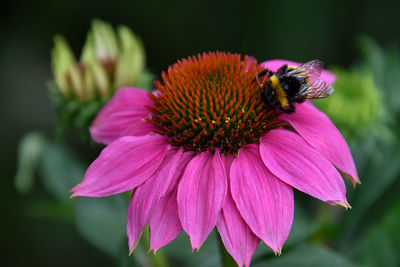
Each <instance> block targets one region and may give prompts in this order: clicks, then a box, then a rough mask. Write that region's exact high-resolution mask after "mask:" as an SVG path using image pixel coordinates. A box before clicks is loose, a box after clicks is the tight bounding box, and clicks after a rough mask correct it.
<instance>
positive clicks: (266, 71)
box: [253, 69, 274, 88]
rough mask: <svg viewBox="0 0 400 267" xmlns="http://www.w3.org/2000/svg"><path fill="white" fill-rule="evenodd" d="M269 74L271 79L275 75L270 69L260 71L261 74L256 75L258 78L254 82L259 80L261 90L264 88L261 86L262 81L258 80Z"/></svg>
mask: <svg viewBox="0 0 400 267" xmlns="http://www.w3.org/2000/svg"><path fill="white" fill-rule="evenodd" d="M267 73H268V75H269V77H271V76H272V75H273V74H274V73H273V72H272V71H271V70H270V69H263V70H262V71H260V72H259V73H258V74H257V75H256V77H255V78H254V79H253V81H254V80H257V83H258V85H259V86H260V88H262V85H261V83H260V80H259V79H258V78H259V77H261V76H264V75H265V74H267Z"/></svg>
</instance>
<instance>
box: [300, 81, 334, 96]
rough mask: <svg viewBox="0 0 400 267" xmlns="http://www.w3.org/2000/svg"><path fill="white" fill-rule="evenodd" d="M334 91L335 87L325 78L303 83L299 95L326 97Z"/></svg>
mask: <svg viewBox="0 0 400 267" xmlns="http://www.w3.org/2000/svg"><path fill="white" fill-rule="evenodd" d="M334 91H335V90H334V89H333V87H332V86H331V85H329V84H327V83H326V82H324V81H323V80H315V81H314V82H312V83H311V82H310V83H307V84H305V85H303V87H302V88H300V90H299V93H298V97H302V98H304V97H305V98H307V99H313V98H325V97H328V96H330V95H331V94H333V92H334Z"/></svg>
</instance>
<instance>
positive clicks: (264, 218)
mask: <svg viewBox="0 0 400 267" xmlns="http://www.w3.org/2000/svg"><path fill="white" fill-rule="evenodd" d="M230 175H231V177H230V178H231V180H230V183H231V190H232V197H233V200H234V201H235V203H236V206H237V208H238V210H239V212H240V214H241V216H242V217H243V219H244V220H245V221H246V223H247V224H248V226H249V227H250V228H251V230H252V231H253V233H254V234H255V235H256V236H258V237H259V238H260V239H261V240H263V241H264V242H265V244H267V245H268V246H269V247H270V248H271V249H272V250H274V251H275V252H277V253H280V251H281V248H282V245H283V243H284V242H285V240H286V239H287V237H288V235H289V232H290V228H291V227H292V223H293V213H294V209H293V208H294V207H293V205H294V203H293V190H292V187H290V186H289V185H287V184H285V183H283V182H282V181H280V180H279V179H278V178H276V177H275V176H274V175H273V174H272V173H271V172H270V171H269V170H268V169H267V168H266V167H265V165H264V163H263V161H262V160H261V157H260V152H259V149H258V145H249V146H248V147H246V148H241V149H240V150H239V156H238V157H237V158H236V159H235V160H234V161H233V163H232V167H231V171H230Z"/></svg>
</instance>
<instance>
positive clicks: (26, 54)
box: [0, 0, 400, 266]
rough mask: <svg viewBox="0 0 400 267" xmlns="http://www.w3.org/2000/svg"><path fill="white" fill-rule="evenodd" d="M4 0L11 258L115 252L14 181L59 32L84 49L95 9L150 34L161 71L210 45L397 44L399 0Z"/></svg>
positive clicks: (258, 51)
mask: <svg viewBox="0 0 400 267" xmlns="http://www.w3.org/2000/svg"><path fill="white" fill-rule="evenodd" d="M0 10H1V11H0V21H1V23H0V31H1V34H0V36H1V37H0V38H1V42H0V86H1V89H0V122H1V124H0V125H1V126H0V127H1V132H0V138H1V139H0V140H1V143H2V145H1V150H0V164H1V168H0V201H1V204H0V205H1V214H2V215H1V223H0V225H1V226H0V257H1V259H2V262H4V261H5V262H10V263H13V264H12V265H13V266H15V265H28V266H29V265H31V266H44V265H46V266H47V265H49V266H51V265H57V266H60V265H62V266H71V265H72V266H76V265H82V266H86V265H91V266H97V265H104V266H107V265H110V264H112V262H113V261H112V260H111V259H110V258H108V257H107V256H106V255H104V254H102V253H100V252H99V251H98V250H97V249H95V248H93V247H92V246H91V245H90V244H89V243H87V242H86V241H85V240H84V239H83V238H82V237H80V235H79V234H78V233H77V232H76V230H75V227H74V225H73V224H72V223H66V222H65V221H57V220H43V219H40V218H35V217H34V216H30V215H29V203H30V201H33V200H35V201H37V200H38V199H39V200H41V199H44V200H45V199H46V198H51V197H50V196H48V195H46V193H45V190H44V189H43V188H42V187H41V185H40V184H39V183H37V184H35V188H34V192H33V193H32V194H30V195H21V194H19V193H17V192H16V190H15V188H14V183H13V179H14V174H15V170H16V158H17V145H18V141H19V140H20V138H21V137H22V136H23V135H24V134H25V133H27V132H29V131H32V130H40V131H43V132H45V133H47V135H48V136H51V135H52V128H53V126H54V123H55V114H54V111H53V109H52V106H51V103H50V101H49V97H48V90H47V87H46V83H47V82H48V81H49V80H50V79H51V78H52V74H51V66H50V50H51V48H52V45H53V36H54V35H55V34H57V33H60V34H62V35H64V36H65V37H66V39H67V40H68V41H69V43H70V45H71V46H72V48H73V50H74V52H75V54H76V55H79V53H80V50H81V47H82V45H83V42H84V40H85V37H86V32H87V30H88V29H89V28H90V23H91V21H92V19H93V18H100V19H103V20H106V21H109V22H110V23H111V24H112V25H113V26H117V25H120V24H124V25H127V26H128V27H130V28H131V29H132V30H133V31H134V32H135V33H137V34H138V35H139V36H141V38H142V40H143V41H144V44H145V47H146V53H147V67H148V69H149V70H150V71H152V72H153V73H155V75H156V77H159V74H160V72H161V71H162V70H165V69H166V68H167V67H168V65H169V64H171V63H174V62H175V61H176V60H177V59H179V58H182V57H187V56H190V55H193V54H196V53H200V52H204V51H212V50H221V51H231V52H239V53H242V54H249V55H252V56H255V57H256V58H257V59H258V60H259V61H264V60H268V59H273V58H283V59H291V60H295V61H306V60H309V59H314V58H318V59H321V60H323V61H325V62H326V63H327V65H328V66H333V65H339V66H343V67H347V66H350V65H351V64H352V63H353V62H354V61H356V59H357V58H358V57H359V54H358V52H357V51H358V50H357V49H356V46H355V40H356V37H357V36H358V35H360V34H364V35H368V36H370V37H372V38H373V39H375V40H376V41H377V42H378V43H379V44H380V45H382V46H384V47H385V46H388V45H391V44H397V45H398V44H400V27H399V26H400V25H399V14H400V2H399V1H371V0H369V1H337V0H336V1H318V0H314V1H282V3H281V1H261V0H260V1H238V0H232V1H104V0H98V1H77V0H60V1H12V2H11V1H8V2H6V3H4V2H3V3H2V7H1V9H0ZM89 263H90V264H89Z"/></svg>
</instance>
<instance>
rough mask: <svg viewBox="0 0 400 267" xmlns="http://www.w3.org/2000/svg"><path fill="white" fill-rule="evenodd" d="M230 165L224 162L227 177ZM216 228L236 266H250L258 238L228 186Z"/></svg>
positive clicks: (258, 241)
mask: <svg viewBox="0 0 400 267" xmlns="http://www.w3.org/2000/svg"><path fill="white" fill-rule="evenodd" d="M225 157H226V158H228V160H227V161H232V160H233V159H229V158H231V157H230V156H229V155H227V156H225ZM230 166H231V162H230V163H227V164H225V167H226V172H227V176H228V177H229V172H230ZM228 181H229V178H228ZM217 229H218V232H219V234H220V236H221V239H222V242H223V243H224V246H225V248H226V250H227V251H228V252H229V254H231V255H232V257H233V258H234V259H235V261H236V263H237V264H238V266H243V265H245V266H250V261H251V257H252V256H253V254H254V252H255V251H256V250H257V247H258V243H260V239H259V238H258V237H256V236H255V235H254V234H253V232H252V231H251V229H250V228H249V226H248V225H247V224H246V222H245V221H244V220H243V218H242V216H241V215H240V213H239V210H238V209H237V208H236V204H235V202H234V201H233V199H232V196H231V192H230V189H229V187H228V192H227V195H226V200H225V203H224V206H223V207H222V211H221V215H220V216H219V218H218V221H217Z"/></svg>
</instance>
